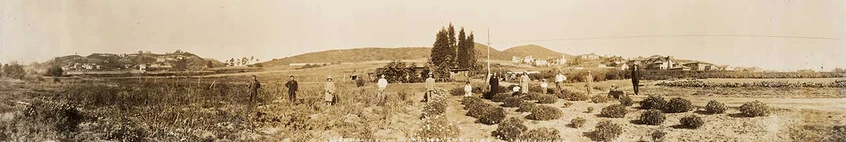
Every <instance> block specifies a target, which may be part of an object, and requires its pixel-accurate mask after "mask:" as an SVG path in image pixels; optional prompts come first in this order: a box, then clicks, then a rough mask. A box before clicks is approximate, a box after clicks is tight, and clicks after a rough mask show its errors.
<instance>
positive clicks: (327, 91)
mask: <svg viewBox="0 0 846 142" xmlns="http://www.w3.org/2000/svg"><path fill="white" fill-rule="evenodd" d="M252 77H253V80H252V81H251V83H250V85H249V89H250V90H249V94H250V102H253V100H254V99H255V98H256V97H257V96H258V89H260V88H261V83H260V82H259V81H258V77H256V76H255V75H253V76H252ZM489 77H490V79H489V80H488V83H489V85H490V91H491V92H499V91H500V90H499V87H497V86H499V81H500V79H499V78H498V77H497V75H496V73H493V74H489ZM640 77H641V76H640V72H639V69H638V66H637V65H635V66H633V67H632V69H631V78H632V87H633V89H634V93H635V95H638V94H639V89H638V88H639V82H640ZM554 79H555V80H554V83H555V87H556V90H557V92H561V87H562V86H563V85H562V84H563V83H564V82H565V81H567V77H566V76H564V73H563V72H558V74H557V75H555V77H554ZM519 81H520V82H519V85H518V86H517V87H514V88H512V89H513V90H512V91H513V92H514V94H515V95H521V94H526V93H528V92H529V82H531V81H532V80H531V78H529V74H528V73H527V72H523V74H522V75H521V76H520V79H519ZM592 82H593V76H592V75H591V72H590V71H588V74H587V76H585V88H587V89H586V90H587V92H588V94H591V90H592V88H591V87H592V86H591V83H592ZM376 86H377V88H378V90H377V99H379V101H382V100H384V99H385V98H386V97H387V96H386V94H385V89H387V87H388V80H387V79H385V75H381V76H380V77H379V80H378V81H377V83H376ZM425 86H426V92H425V93H424V95H423V100H422V101H421V102H428V101H429V98H430V96H431V95H433V94H435V79H434V75H432V74H429V77H428V78H426V81H425ZM285 87H286V88H287V89H288V100H289V101H290V102H291V103H295V100H296V99H297V92H298V91H299V84H298V82H297V80H296V78H295V77H294V76H293V75H292V76H290V79H289V80H288V82H286V83H285ZM540 87H541V88H542V89H543V91H544V93H546V92H547V91H546V90H548V88H549V84H548V83H547V81H546V79H542V80H541V84H540ZM323 88H324V89H323V90H324V93H323V95H324V96H323V99H324V101H325V102H326V105H329V106H331V105H334V104H335V103H336V102H337V95H336V94H335V83H334V82H333V81H332V77H331V76H330V77H328V78H327V79H326V83H325V85H324V87H323ZM616 89H617V86H616V85H612V87H611V91H615V90H616ZM464 92H465V94H464V96H467V97H470V96H472V95H473V87H472V85H471V84H470V81H467V82H465V85H464Z"/></svg>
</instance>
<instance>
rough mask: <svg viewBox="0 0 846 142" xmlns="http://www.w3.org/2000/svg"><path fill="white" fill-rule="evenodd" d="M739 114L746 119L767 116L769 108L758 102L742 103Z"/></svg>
mask: <svg viewBox="0 0 846 142" xmlns="http://www.w3.org/2000/svg"><path fill="white" fill-rule="evenodd" d="M740 112H741V113H742V114H743V115H746V116H748V117H758V116H768V115H770V107H769V106H767V104H764V103H763V102H760V101H753V102H748V103H744V104H743V105H741V106H740Z"/></svg>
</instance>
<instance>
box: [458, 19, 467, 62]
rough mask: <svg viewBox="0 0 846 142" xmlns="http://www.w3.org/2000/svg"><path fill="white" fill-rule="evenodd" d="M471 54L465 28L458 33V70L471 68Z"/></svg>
mask: <svg viewBox="0 0 846 142" xmlns="http://www.w3.org/2000/svg"><path fill="white" fill-rule="evenodd" d="M468 55H469V52H468V51H467V36H466V34H464V28H461V31H459V32H458V68H464V69H466V68H468V67H469V61H468V60H469V57H468Z"/></svg>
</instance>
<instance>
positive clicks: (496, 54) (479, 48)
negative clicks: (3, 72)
mask: <svg viewBox="0 0 846 142" xmlns="http://www.w3.org/2000/svg"><path fill="white" fill-rule="evenodd" d="M474 48H475V49H476V52H477V53H478V54H477V56H478V57H479V58H486V56H487V51H488V50H487V49H488V48H490V49H491V50H490V51H491V59H493V60H511V55H508V54H506V53H504V52H502V51H499V50H496V49H493V48H491V47H488V46H486V45H484V44H479V43H476V45H475V47H474ZM431 52H432V48H431V47H401V48H355V49H341V50H328V51H320V52H311V53H306V54H301V55H296V56H291V57H285V58H282V59H273V60H271V61H267V62H264V63H262V65H263V66H279V65H288V64H292V63H351V62H367V61H384V60H409V59H425V58H429V55H430V54H431Z"/></svg>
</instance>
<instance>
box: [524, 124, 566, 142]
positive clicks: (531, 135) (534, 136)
mask: <svg viewBox="0 0 846 142" xmlns="http://www.w3.org/2000/svg"><path fill="white" fill-rule="evenodd" d="M558 133H559V132H558V130H557V129H553V128H546V127H544V128H538V129H534V130H530V131H528V132H526V133H524V134H523V135H522V136H520V140H521V141H559V140H561V135H560V134H558Z"/></svg>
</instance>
